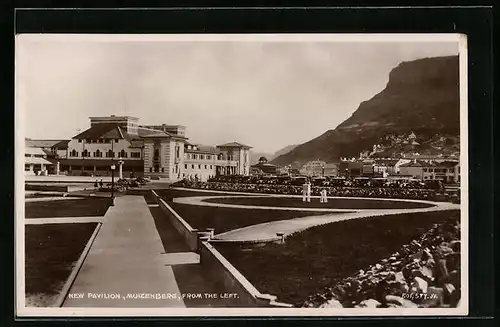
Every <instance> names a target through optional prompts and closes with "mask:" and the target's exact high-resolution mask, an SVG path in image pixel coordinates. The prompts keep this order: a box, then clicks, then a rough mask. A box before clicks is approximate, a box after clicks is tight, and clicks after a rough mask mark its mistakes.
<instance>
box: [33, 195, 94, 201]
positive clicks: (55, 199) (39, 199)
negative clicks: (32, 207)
mask: <svg viewBox="0 0 500 327" xmlns="http://www.w3.org/2000/svg"><path fill="white" fill-rule="evenodd" d="M81 199H85V198H84V197H79V196H78V197H77V196H52V197H46V198H26V199H24V202H44V201H63V200H81Z"/></svg>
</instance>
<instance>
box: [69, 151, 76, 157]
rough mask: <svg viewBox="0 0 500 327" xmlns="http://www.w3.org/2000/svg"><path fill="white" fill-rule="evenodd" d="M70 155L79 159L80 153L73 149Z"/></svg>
mask: <svg viewBox="0 0 500 327" xmlns="http://www.w3.org/2000/svg"><path fill="white" fill-rule="evenodd" d="M69 155H70V157H78V152H77V151H76V150H75V149H73V150H71V152H70V154H69Z"/></svg>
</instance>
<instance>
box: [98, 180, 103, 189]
mask: <svg viewBox="0 0 500 327" xmlns="http://www.w3.org/2000/svg"><path fill="white" fill-rule="evenodd" d="M103 185H104V183H103V181H102V178H101V180H100V181H99V186H100V187H101V188H102V186H103Z"/></svg>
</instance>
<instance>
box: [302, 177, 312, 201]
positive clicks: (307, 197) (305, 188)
mask: <svg viewBox="0 0 500 327" xmlns="http://www.w3.org/2000/svg"><path fill="white" fill-rule="evenodd" d="M306 201H307V202H311V182H309V180H307V181H306V182H305V183H304V185H302V202H306Z"/></svg>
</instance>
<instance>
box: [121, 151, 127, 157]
mask: <svg viewBox="0 0 500 327" xmlns="http://www.w3.org/2000/svg"><path fill="white" fill-rule="evenodd" d="M120 157H121V158H126V157H127V152H125V150H121V151H120Z"/></svg>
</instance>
